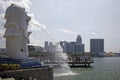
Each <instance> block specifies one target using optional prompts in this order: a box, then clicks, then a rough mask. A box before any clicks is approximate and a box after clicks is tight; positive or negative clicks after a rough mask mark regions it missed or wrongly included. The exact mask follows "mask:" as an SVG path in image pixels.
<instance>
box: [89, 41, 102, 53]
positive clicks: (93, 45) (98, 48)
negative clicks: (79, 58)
mask: <svg viewBox="0 0 120 80" xmlns="http://www.w3.org/2000/svg"><path fill="white" fill-rule="evenodd" d="M90 52H91V53H92V54H96V55H101V54H102V53H104V39H90Z"/></svg>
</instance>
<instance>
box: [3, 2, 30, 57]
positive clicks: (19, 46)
mask: <svg viewBox="0 0 120 80" xmlns="http://www.w3.org/2000/svg"><path fill="white" fill-rule="evenodd" d="M5 19H6V23H5V26H4V28H6V32H5V34H4V37H5V38H6V50H7V54H8V56H9V57H10V58H13V59H24V58H28V56H29V53H28V47H27V42H28V37H29V32H28V31H27V30H28V29H27V28H28V22H29V21H30V19H31V18H30V17H29V16H28V15H27V13H26V12H25V8H23V7H20V6H17V5H15V4H11V6H9V7H8V8H7V10H6V14H5Z"/></svg>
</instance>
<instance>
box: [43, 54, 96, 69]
mask: <svg viewBox="0 0 120 80" xmlns="http://www.w3.org/2000/svg"><path fill="white" fill-rule="evenodd" d="M66 63H68V64H69V66H70V67H89V66H90V64H92V63H94V59H93V58H92V57H88V56H87V57H86V56H85V57H84V56H82V57H69V58H68V61H66ZM44 64H46V65H52V66H57V65H59V64H64V62H62V61H49V60H46V61H44Z"/></svg>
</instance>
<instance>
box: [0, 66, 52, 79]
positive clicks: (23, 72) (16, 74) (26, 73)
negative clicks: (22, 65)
mask: <svg viewBox="0 0 120 80" xmlns="http://www.w3.org/2000/svg"><path fill="white" fill-rule="evenodd" d="M0 76H1V77H3V78H9V77H13V78H15V80H22V79H24V80H29V79H31V80H32V79H36V80H53V69H52V67H41V68H31V69H20V70H8V71H2V72H0Z"/></svg>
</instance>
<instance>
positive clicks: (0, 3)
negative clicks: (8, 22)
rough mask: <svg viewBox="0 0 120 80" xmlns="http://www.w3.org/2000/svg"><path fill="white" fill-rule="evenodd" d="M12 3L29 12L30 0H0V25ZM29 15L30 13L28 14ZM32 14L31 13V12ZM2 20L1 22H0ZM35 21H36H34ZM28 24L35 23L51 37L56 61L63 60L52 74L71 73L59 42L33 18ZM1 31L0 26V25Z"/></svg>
mask: <svg viewBox="0 0 120 80" xmlns="http://www.w3.org/2000/svg"><path fill="white" fill-rule="evenodd" d="M12 3H14V4H17V5H19V6H22V7H24V8H25V10H26V11H27V12H28V13H29V10H30V7H29V6H30V4H31V2H30V0H0V20H1V21H0V25H2V24H4V22H5V21H4V14H5V10H6V9H7V7H8V6H10V5H11V4H12ZM30 15H31V14H30ZM32 15H33V14H32ZM2 21H3V22H2ZM36 22H37V23H36ZM30 24H32V25H35V26H37V27H39V28H40V29H41V30H42V31H44V32H45V33H47V34H48V36H49V37H50V38H51V39H52V41H53V43H54V44H55V49H54V51H53V53H54V56H55V58H56V61H57V60H59V61H61V62H63V63H62V64H59V63H58V64H59V65H60V66H61V67H60V68H57V69H56V70H55V71H54V72H55V73H54V76H65V75H73V73H72V71H71V70H70V67H69V65H68V64H67V63H66V60H67V55H66V53H63V50H62V48H61V46H60V44H56V43H55V39H54V38H53V36H52V35H51V34H50V33H49V32H48V31H47V30H46V29H45V26H44V25H43V24H42V25H41V24H40V23H39V22H38V21H36V20H35V19H33V20H31V22H30ZM0 31H1V27H0Z"/></svg>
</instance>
